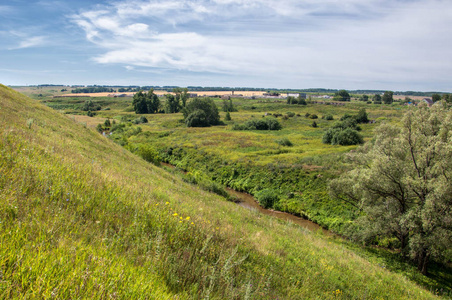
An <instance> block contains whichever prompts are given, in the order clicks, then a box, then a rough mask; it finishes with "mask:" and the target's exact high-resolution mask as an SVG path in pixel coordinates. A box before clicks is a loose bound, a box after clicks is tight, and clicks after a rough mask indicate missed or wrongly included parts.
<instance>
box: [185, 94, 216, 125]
mask: <svg viewBox="0 0 452 300" xmlns="http://www.w3.org/2000/svg"><path fill="white" fill-rule="evenodd" d="M182 113H183V115H184V121H185V124H186V125H187V126H188V127H207V126H211V125H218V124H219V123H220V114H219V112H218V108H217V106H216V105H215V103H214V102H213V100H212V99H209V98H195V99H193V100H192V101H190V102H189V103H188V104H187V105H186V106H185V108H184V109H182Z"/></svg>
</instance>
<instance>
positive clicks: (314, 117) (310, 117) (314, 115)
mask: <svg viewBox="0 0 452 300" xmlns="http://www.w3.org/2000/svg"><path fill="white" fill-rule="evenodd" d="M318 118H319V117H318V116H317V115H316V114H311V115H309V119H318Z"/></svg>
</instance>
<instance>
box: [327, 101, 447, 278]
mask: <svg viewBox="0 0 452 300" xmlns="http://www.w3.org/2000/svg"><path fill="white" fill-rule="evenodd" d="M401 125H402V126H401V127H397V126H395V125H387V124H384V125H381V126H380V127H379V128H378V129H377V130H376V136H375V139H374V141H373V142H372V143H368V144H366V145H364V146H363V147H361V148H360V149H358V151H356V152H355V153H353V154H350V160H351V162H352V164H353V166H354V168H353V170H351V171H350V172H348V173H345V174H344V175H342V176H341V177H340V178H338V179H335V180H332V181H331V182H330V191H331V196H332V197H337V198H341V199H342V200H344V201H347V202H349V203H351V204H353V205H355V206H356V207H357V208H358V209H359V210H360V211H361V213H360V215H361V217H359V218H358V219H357V220H356V225H357V228H358V229H359V230H358V231H357V232H358V234H357V236H356V237H357V238H359V239H361V240H363V241H366V242H369V241H378V240H382V239H389V238H391V237H393V238H395V240H396V241H397V245H396V246H397V247H398V248H400V250H401V254H402V255H404V256H409V257H411V259H413V260H414V261H415V262H417V266H418V269H419V271H421V272H422V273H423V274H427V272H428V263H429V261H430V260H431V259H435V260H441V259H442V258H444V257H445V256H448V255H449V256H450V255H451V250H450V249H452V147H451V142H452V112H451V111H450V110H448V109H447V108H445V106H444V105H443V104H436V105H434V106H433V107H432V108H431V109H429V108H428V107H426V106H425V105H424V106H421V107H420V108H419V109H416V110H411V111H409V112H407V113H406V114H405V116H404V117H403V119H402V124H401ZM449 259H450V257H449Z"/></svg>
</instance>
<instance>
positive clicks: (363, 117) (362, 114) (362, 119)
mask: <svg viewBox="0 0 452 300" xmlns="http://www.w3.org/2000/svg"><path fill="white" fill-rule="evenodd" d="M355 120H356V122H357V123H358V124H360V123H368V122H369V119H368V117H367V112H366V109H365V108H361V109H360V110H359V112H358V115H356V116H355Z"/></svg>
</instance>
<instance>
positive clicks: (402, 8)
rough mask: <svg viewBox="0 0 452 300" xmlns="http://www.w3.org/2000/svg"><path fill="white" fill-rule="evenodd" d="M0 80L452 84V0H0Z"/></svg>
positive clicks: (444, 87)
mask: <svg viewBox="0 0 452 300" xmlns="http://www.w3.org/2000/svg"><path fill="white" fill-rule="evenodd" d="M0 41H1V42H0V83H2V84H6V85H36V84H65V85H76V84H81V85H93V84H98V85H141V86H144V85H159V86H165V85H169V86H183V87H185V86H222V87H256V88H259V87H262V88H292V89H304V88H331V89H348V90H354V89H379V90H394V91H442V92H452V76H451V75H452V1H451V0H259V1H258V0H190V1H188V0H165V1H163V0H41V1H34V0H8V1H6V0H0Z"/></svg>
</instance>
